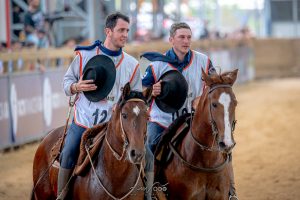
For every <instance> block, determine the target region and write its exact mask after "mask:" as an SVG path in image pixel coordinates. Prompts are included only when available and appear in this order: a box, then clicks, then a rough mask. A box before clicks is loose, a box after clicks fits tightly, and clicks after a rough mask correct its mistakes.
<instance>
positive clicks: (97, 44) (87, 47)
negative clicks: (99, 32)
mask: <svg viewBox="0 0 300 200" xmlns="http://www.w3.org/2000/svg"><path fill="white" fill-rule="evenodd" d="M100 44H101V42H100V41H99V40H96V41H95V42H94V44H92V45H90V46H77V47H76V48H75V50H74V51H80V50H92V49H94V48H95V47H97V46H99V45H100Z"/></svg>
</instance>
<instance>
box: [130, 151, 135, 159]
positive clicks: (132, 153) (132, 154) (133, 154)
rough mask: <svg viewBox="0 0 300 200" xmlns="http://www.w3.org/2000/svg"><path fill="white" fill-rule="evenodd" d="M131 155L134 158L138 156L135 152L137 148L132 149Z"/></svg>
mask: <svg viewBox="0 0 300 200" xmlns="http://www.w3.org/2000/svg"><path fill="white" fill-rule="evenodd" d="M130 156H131V157H132V158H134V157H135V156H136V153H135V150H134V149H133V150H131V151H130Z"/></svg>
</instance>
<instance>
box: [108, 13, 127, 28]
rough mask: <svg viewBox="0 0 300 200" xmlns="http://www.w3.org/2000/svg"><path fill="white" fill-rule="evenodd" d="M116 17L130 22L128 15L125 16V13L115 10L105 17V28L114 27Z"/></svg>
mask: <svg viewBox="0 0 300 200" xmlns="http://www.w3.org/2000/svg"><path fill="white" fill-rule="evenodd" d="M118 19H123V20H124V21H126V22H128V23H130V20H129V17H127V16H126V15H124V14H122V13H120V12H115V13H112V14H110V15H108V16H107V17H106V21H105V28H109V29H113V28H115V26H116V24H117V21H118Z"/></svg>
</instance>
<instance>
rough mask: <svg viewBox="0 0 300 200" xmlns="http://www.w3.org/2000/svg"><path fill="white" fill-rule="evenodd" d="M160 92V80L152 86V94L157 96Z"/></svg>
mask: <svg viewBox="0 0 300 200" xmlns="http://www.w3.org/2000/svg"><path fill="white" fill-rule="evenodd" d="M160 93H161V80H160V81H158V82H157V83H155V84H154V85H153V86H152V96H153V97H157V96H158V95H160Z"/></svg>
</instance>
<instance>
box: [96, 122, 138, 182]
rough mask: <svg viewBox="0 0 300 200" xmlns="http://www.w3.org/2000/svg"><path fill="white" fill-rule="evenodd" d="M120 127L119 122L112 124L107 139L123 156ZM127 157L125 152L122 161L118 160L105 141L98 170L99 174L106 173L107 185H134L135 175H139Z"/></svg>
mask: <svg viewBox="0 0 300 200" xmlns="http://www.w3.org/2000/svg"><path fill="white" fill-rule="evenodd" d="M118 127H120V125H119V122H118V123H111V122H110V123H109V124H108V128H107V133H106V134H107V135H106V137H107V141H108V142H109V144H110V145H111V147H112V148H113V149H114V150H115V151H116V152H117V153H118V154H119V155H121V154H122V151H123V140H122V138H121V133H120V129H119V128H118ZM126 157H127V155H126V152H125V155H124V156H123V157H122V159H121V160H118V159H117V158H116V157H115V156H114V154H113V152H112V150H111V149H110V147H109V145H108V144H107V142H106V141H105V140H104V141H103V145H102V147H101V149H100V151H99V154H98V161H99V162H98V163H97V166H96V170H97V173H98V174H103V173H104V176H103V177H105V180H106V181H107V183H106V185H112V181H113V182H118V184H120V185H122V184H123V185H126V184H127V185H128V184H129V185H132V182H133V181H134V179H135V178H136V176H135V174H136V173H137V172H136V171H137V169H136V166H135V165H134V164H132V163H130V162H129V161H128V160H126ZM126 177H127V178H126ZM126 179H127V180H126Z"/></svg>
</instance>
